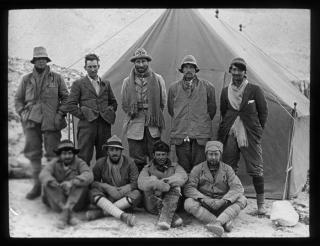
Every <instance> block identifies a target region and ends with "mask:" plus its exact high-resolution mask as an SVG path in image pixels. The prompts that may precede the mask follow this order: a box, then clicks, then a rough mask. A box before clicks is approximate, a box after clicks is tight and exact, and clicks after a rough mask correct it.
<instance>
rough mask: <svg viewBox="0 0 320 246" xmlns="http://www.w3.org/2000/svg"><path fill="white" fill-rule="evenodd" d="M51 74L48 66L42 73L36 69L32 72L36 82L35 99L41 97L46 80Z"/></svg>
mask: <svg viewBox="0 0 320 246" xmlns="http://www.w3.org/2000/svg"><path fill="white" fill-rule="evenodd" d="M49 73H50V67H49V66H48V65H47V66H46V67H45V69H44V71H43V72H42V73H38V71H37V70H36V68H35V67H34V68H33V70H32V77H33V78H34V80H35V82H36V83H35V91H34V93H35V94H34V97H35V98H36V99H38V98H39V97H40V94H41V91H42V87H43V83H44V79H45V78H47V77H48V75H49Z"/></svg>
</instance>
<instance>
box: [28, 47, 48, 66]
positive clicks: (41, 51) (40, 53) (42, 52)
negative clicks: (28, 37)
mask: <svg viewBox="0 0 320 246" xmlns="http://www.w3.org/2000/svg"><path fill="white" fill-rule="evenodd" d="M35 58H46V59H47V61H48V62H51V59H50V58H49V57H48V53H47V50H46V48H44V47H41V46H40V47H34V48H33V58H32V60H31V61H30V62H31V63H33V64H34V59H35Z"/></svg>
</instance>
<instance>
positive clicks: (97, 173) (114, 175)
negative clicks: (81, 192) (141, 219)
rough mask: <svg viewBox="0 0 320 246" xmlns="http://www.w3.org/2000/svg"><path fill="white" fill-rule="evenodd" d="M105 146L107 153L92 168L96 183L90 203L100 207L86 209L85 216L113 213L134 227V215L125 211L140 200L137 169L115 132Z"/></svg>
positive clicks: (92, 187)
mask: <svg viewBox="0 0 320 246" xmlns="http://www.w3.org/2000/svg"><path fill="white" fill-rule="evenodd" d="M102 148H107V149H106V153H107V154H106V156H105V157H102V158H100V159H98V161H97V163H96V164H95V166H94V167H93V176H94V182H93V183H92V185H91V189H90V200H91V203H93V204H95V205H97V206H98V207H99V208H98V210H89V211H87V213H86V217H87V219H88V220H93V219H96V218H99V217H102V216H103V215H108V214H110V215H112V216H114V217H116V218H118V219H120V220H122V221H123V222H125V223H126V224H127V225H129V226H134V224H135V216H134V215H133V214H129V213H126V212H124V211H122V210H124V209H128V208H130V207H135V206H136V205H137V204H138V203H139V202H140V201H141V193H140V191H139V190H138V189H137V187H138V186H137V179H138V175H139V173H138V169H137V167H136V165H135V163H134V162H133V161H132V160H131V159H129V158H128V157H127V156H125V155H123V154H122V150H123V149H124V148H123V146H122V142H121V140H120V138H118V137H117V136H116V135H113V136H112V137H111V138H109V139H108V140H107V142H106V143H105V144H104V145H103V146H102Z"/></svg>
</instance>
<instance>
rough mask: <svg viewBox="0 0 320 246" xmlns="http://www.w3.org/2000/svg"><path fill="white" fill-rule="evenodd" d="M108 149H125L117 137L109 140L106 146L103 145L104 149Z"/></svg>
mask: <svg viewBox="0 0 320 246" xmlns="http://www.w3.org/2000/svg"><path fill="white" fill-rule="evenodd" d="M107 147H115V148H119V149H124V148H123V146H122V142H121V139H120V138H118V137H117V135H113V136H112V137H111V138H109V139H108V140H107V142H106V143H105V144H103V145H102V149H103V148H107Z"/></svg>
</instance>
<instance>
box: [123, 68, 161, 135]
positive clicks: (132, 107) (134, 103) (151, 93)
mask: <svg viewBox="0 0 320 246" xmlns="http://www.w3.org/2000/svg"><path fill="white" fill-rule="evenodd" d="M147 75H149V76H146V79H147V83H148V84H147V97H148V112H147V119H146V125H148V126H155V127H159V128H160V129H164V128H165V122H164V117H163V113H162V110H163V109H164V105H163V104H162V93H161V92H162V90H161V85H160V83H159V81H158V80H157V78H156V75H155V73H154V72H153V71H152V70H151V69H150V68H149V70H148V71H147ZM135 76H136V71H135V68H134V67H133V68H132V69H131V71H130V75H129V86H128V87H127V88H126V90H128V91H127V93H126V95H128V96H127V98H124V100H123V102H122V103H123V104H124V105H127V106H128V107H129V112H131V114H137V113H138V99H137V92H136V88H135Z"/></svg>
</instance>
